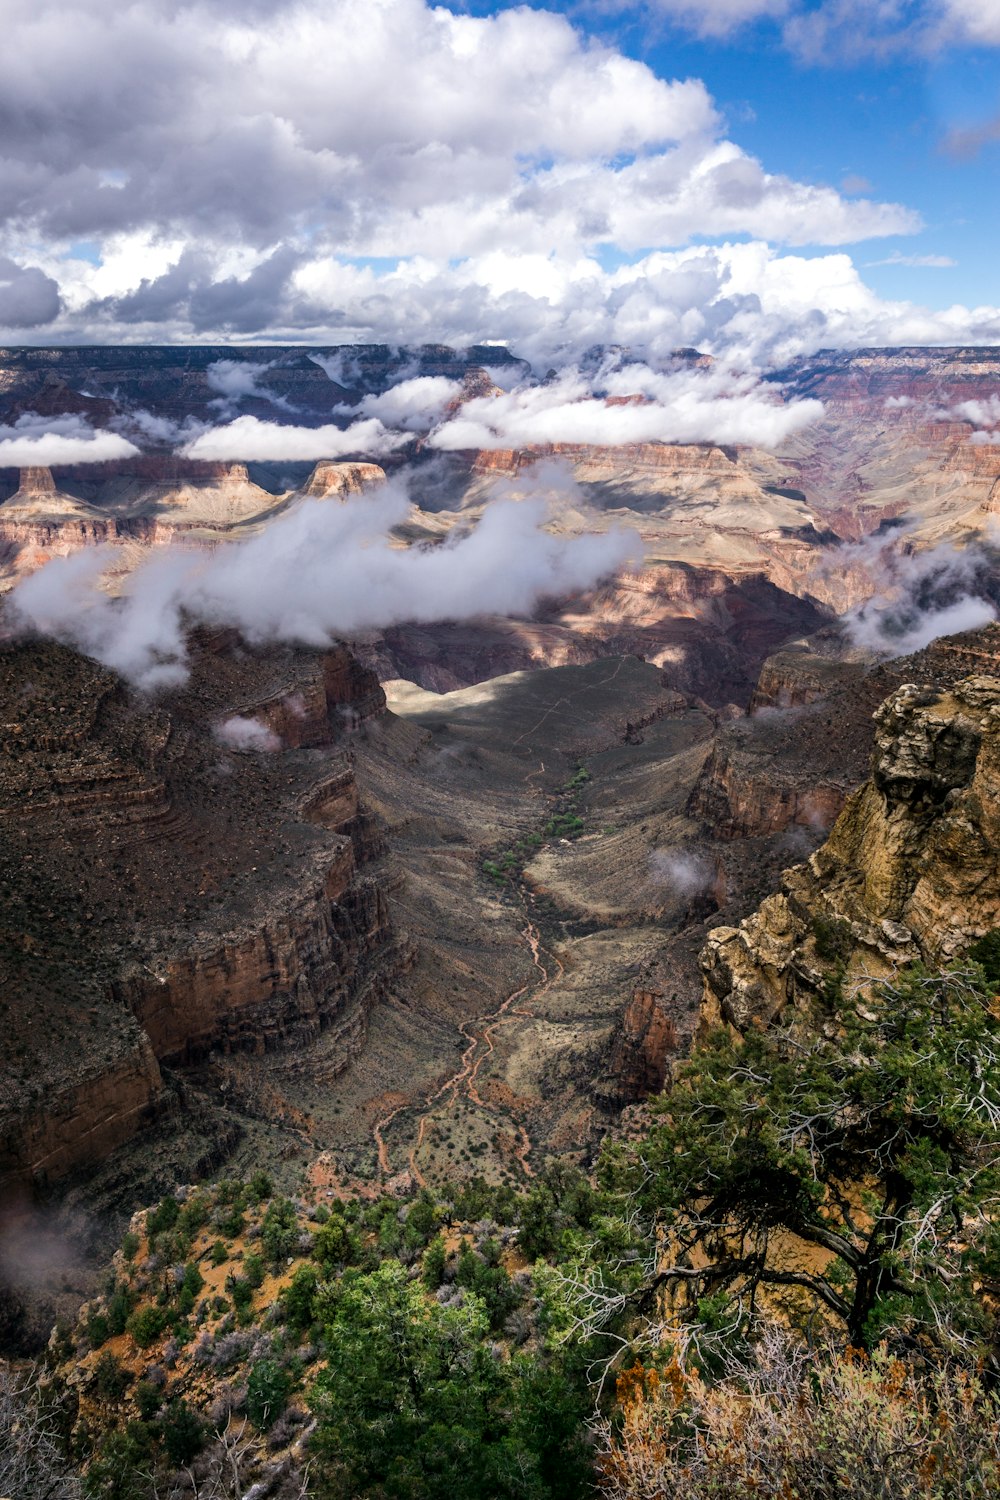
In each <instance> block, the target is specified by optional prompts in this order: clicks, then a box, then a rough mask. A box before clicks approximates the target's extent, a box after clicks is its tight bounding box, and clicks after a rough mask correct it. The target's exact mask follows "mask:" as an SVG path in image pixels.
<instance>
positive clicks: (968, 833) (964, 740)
mask: <svg viewBox="0 0 1000 1500" xmlns="http://www.w3.org/2000/svg"><path fill="white" fill-rule="evenodd" d="M998 851H1000V677H993V676H991V677H985V676H973V677H967V678H964V679H961V680H959V681H958V682H956V683H954V685H953V686H951V687H950V688H949V687H944V688H942V687H940V686H930V687H923V686H920V685H918V684H915V683H907V684H904V685H903V686H901V687H900V688H898V689H897V690H896V692H894V693H893V694H892V696H891V697H890V698H889V699H888V700H887V701H886V702H885V703H884V704H883V706H882V707H881V708H880V709H879V710H878V711H877V713H876V715H875V753H874V758H873V765H872V776H871V779H870V780H869V781H867V782H865V783H864V785H863V786H862V787H861V788H860V789H859V790H858V791H856V792H855V793H853V795H852V796H851V797H850V798H849V799H848V801H847V804H846V806H845V807H844V810H843V812H842V813H841V815H840V817H839V818H838V820H837V822H836V824H835V826H834V829H833V831H832V833H831V835H830V837H829V839H828V840H827V842H826V843H825V844H824V845H823V846H822V847H821V848H820V849H818V850H817V851H816V853H815V854H813V855H812V857H811V858H810V859H809V860H808V862H807V863H805V864H803V865H797V866H796V867H795V868H793V869H791V870H789V871H787V872H786V874H785V876H784V880H783V885H782V889H781V890H780V891H779V892H778V893H777V894H776V895H774V896H771V897H769V898H768V899H767V900H766V901H764V902H763V904H762V905H761V906H760V908H759V909H758V910H757V911H756V912H755V913H754V915H753V916H751V917H749V918H748V919H747V920H746V921H744V922H742V923H741V924H740V926H739V927H720V928H716V929H715V930H714V931H713V932H712V933H711V934H710V937H709V940H708V943H707V945H706V948H705V950H704V953H703V955H702V968H703V971H704V975H705V1007H704V1015H705V1019H706V1021H712V1020H714V1019H718V1018H720V1017H721V1018H722V1019H724V1020H726V1021H729V1022H731V1023H732V1024H733V1025H736V1026H738V1027H740V1028H745V1027H746V1026H748V1025H751V1024H769V1023H770V1022H772V1021H773V1020H774V1019H775V1017H777V1016H778V1015H780V1014H782V1013H783V1012H784V1011H786V1010H787V1009H788V1008H789V1007H796V1006H800V1005H808V1004H809V1003H811V1001H812V1000H813V999H814V998H815V996H816V994H817V992H818V990H819V988H820V987H821V985H822V983H823V978H824V974H825V973H826V972H827V971H828V969H829V959H830V948H831V943H833V945H834V946H835V947H836V949H837V957H838V961H839V962H840V963H841V964H842V965H843V968H844V973H845V978H846V979H847V981H848V982H854V981H856V982H858V983H862V984H863V983H864V982H866V981H868V980H871V979H873V978H877V977H879V976H880V975H888V974H891V973H892V972H894V971H895V970H896V969H897V968H898V967H900V966H901V965H903V964H906V963H908V962H911V961H913V960H915V959H922V960H924V961H926V962H927V963H930V964H936V963H942V962H947V961H948V960H950V959H952V958H954V957H956V956H957V955H960V954H961V953H962V952H963V951H964V950H965V949H966V948H968V946H969V945H970V944H971V943H972V942H973V941H974V940H975V939H976V938H978V937H981V936H982V935H983V934H985V933H987V932H989V931H992V930H993V929H994V928H996V927H997V926H1000V852H998ZM831 934H832V936H831Z"/></svg>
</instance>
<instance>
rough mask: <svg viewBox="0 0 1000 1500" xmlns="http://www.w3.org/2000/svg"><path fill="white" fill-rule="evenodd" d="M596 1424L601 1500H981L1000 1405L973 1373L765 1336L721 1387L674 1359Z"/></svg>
mask: <svg viewBox="0 0 1000 1500" xmlns="http://www.w3.org/2000/svg"><path fill="white" fill-rule="evenodd" d="M617 1398H618V1400H617V1408H616V1411H615V1413H614V1414H613V1416H612V1417H609V1418H607V1419H604V1420H602V1421H601V1422H599V1423H598V1424H597V1434H598V1438H599V1448H600V1458H599V1475H600V1488H601V1493H602V1494H603V1495H604V1496H605V1497H606V1500H717V1497H719V1496H727V1497H737V1496H739V1497H747V1500H749V1497H752V1496H762V1497H764V1496H767V1497H769V1500H848V1497H850V1500H885V1497H886V1496H893V1497H895V1496H899V1497H906V1500H954V1497H955V1496H956V1495H961V1496H963V1500H980V1497H981V1500H987V1497H992V1496H995V1495H997V1494H1000V1401H998V1398H997V1396H996V1395H995V1394H994V1393H992V1392H991V1391H990V1390H988V1389H987V1388H986V1386H985V1385H984V1383H983V1382H982V1381H981V1380H980V1379H979V1377H978V1376H976V1375H974V1374H972V1373H970V1372H968V1371H960V1370H955V1369H949V1368H940V1369H927V1368H925V1367H923V1366H916V1365H910V1364H908V1363H907V1362H905V1361H903V1360H900V1359H896V1358H893V1357H892V1356H891V1355H889V1354H888V1352H887V1351H886V1350H885V1349H884V1348H878V1349H876V1350H874V1351H873V1353H872V1354H871V1355H870V1356H868V1355H864V1354H861V1353H859V1351H857V1350H847V1351H844V1350H836V1349H826V1350H823V1349H810V1348H808V1347H807V1346H806V1345H805V1344H802V1343H797V1342H796V1341H795V1340H794V1339H793V1338H792V1337H791V1336H790V1335H789V1334H788V1333H787V1332H786V1331H783V1330H779V1329H776V1328H772V1329H768V1330H766V1331H765V1332H764V1334H763V1336H762V1337H761V1339H760V1341H759V1342H758V1344H757V1345H756V1347H755V1348H754V1349H753V1351H752V1352H751V1353H750V1354H749V1355H748V1356H745V1357H744V1359H743V1360H742V1361H741V1362H740V1363H739V1364H737V1363H736V1362H734V1363H733V1364H732V1365H731V1367H730V1369H729V1371H728V1373H726V1374H725V1375H724V1376H723V1377H722V1378H720V1379H719V1380H718V1381H717V1382H716V1383H714V1384H712V1385H708V1384H706V1383H705V1381H704V1380H703V1379H702V1377H701V1376H700V1375H699V1374H698V1373H697V1372H693V1371H691V1370H689V1369H685V1368H684V1367H683V1366H682V1365H681V1364H680V1363H679V1362H678V1361H677V1360H673V1361H672V1362H671V1363H670V1365H668V1366H667V1367H666V1369H665V1370H662V1371H657V1370H652V1369H646V1368H644V1367H643V1366H642V1365H641V1364H635V1365H633V1366H632V1368H631V1369H629V1370H626V1371H624V1372H623V1374H622V1375H621V1376H620V1377H619V1380H618V1387H617Z"/></svg>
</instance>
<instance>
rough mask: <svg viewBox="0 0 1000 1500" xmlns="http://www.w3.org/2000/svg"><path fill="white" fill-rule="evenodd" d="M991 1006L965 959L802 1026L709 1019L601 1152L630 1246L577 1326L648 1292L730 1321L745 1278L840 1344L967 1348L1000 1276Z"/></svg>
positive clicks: (746, 1310)
mask: <svg viewBox="0 0 1000 1500" xmlns="http://www.w3.org/2000/svg"><path fill="white" fill-rule="evenodd" d="M994 1006H995V1001H994V997H993V995H992V994H991V992H990V986H989V984H988V983H987V982H986V979H985V976H984V974H983V971H982V970H981V969H980V968H978V967H977V966H975V965H970V966H968V967H966V968H965V969H964V970H962V971H959V970H957V969H956V970H952V971H948V972H944V973H937V974H931V973H927V972H925V971H924V970H923V969H920V968H913V969H910V970H908V971H906V972H904V973H903V974H902V975H900V976H899V977H898V979H897V980H895V981H894V982H892V983H883V984H881V985H879V986H876V987H875V988H874V991H873V993H872V994H870V995H867V996H864V997H861V998H857V997H855V998H853V999H850V998H849V999H844V998H842V997H838V998H837V999H836V1000H835V1001H834V1003H833V1006H832V1008H831V1010H830V1012H829V1014H827V1016H826V1017H825V1020H824V1023H823V1024H822V1025H821V1026H820V1027H819V1028H818V1029H817V1030H816V1031H815V1032H814V1033H812V1035H811V1036H810V1037H809V1038H808V1039H804V1038H803V1036H802V1035H801V1034H799V1035H796V1034H793V1033H792V1032H791V1031H787V1030H786V1031H772V1032H761V1031H757V1030H754V1031H751V1032H750V1033H749V1034H748V1035H746V1036H745V1037H735V1036H733V1035H732V1034H731V1033H729V1032H727V1031H724V1030H722V1029H720V1030H718V1031H717V1032H715V1033H714V1034H713V1035H712V1036H711V1037H710V1038H709V1039H708V1040H707V1042H706V1043H705V1045H703V1046H702V1047H700V1048H699V1050H698V1051H697V1053H696V1054H695V1056H694V1057H693V1058H692V1059H691V1060H690V1062H689V1063H688V1064H687V1065H686V1066H685V1067H684V1068H683V1069H682V1070H681V1072H680V1074H679V1077H678V1079H677V1081H676V1083H675V1085H674V1087H673V1089H672V1091H671V1092H670V1094H669V1095H667V1096H665V1097H664V1098H663V1099H662V1100H660V1101H659V1102H658V1103H657V1104H656V1105H655V1106H654V1109H655V1112H656V1115H657V1118H656V1120H655V1121H654V1123H653V1125H652V1127H651V1129H650V1131H649V1133H648V1135H647V1136H646V1137H645V1138H644V1139H643V1140H641V1141H639V1142H638V1143H635V1144H632V1145H629V1146H627V1147H620V1148H618V1149H616V1150H614V1151H611V1152H609V1153H608V1154H607V1156H606V1158H605V1161H604V1164H603V1177H604V1181H605V1185H606V1186H607V1187H609V1188H610V1189H611V1190H612V1192H613V1193H614V1194H615V1195H616V1196H617V1198H618V1202H619V1208H620V1212H621V1214H622V1215H623V1217H625V1216H627V1217H628V1219H629V1223H630V1226H631V1232H632V1236H633V1240H634V1243H635V1244H637V1245H638V1246H641V1250H642V1254H643V1256H644V1257H645V1258H644V1262H643V1265H642V1270H641V1271H638V1270H637V1269H636V1266H635V1264H634V1261H633V1263H632V1265H631V1267H630V1270H629V1274H628V1276H627V1277H624V1279H623V1278H621V1277H620V1278H619V1279H618V1280H617V1281H616V1279H615V1277H614V1275H613V1274H610V1273H609V1272H608V1270H607V1268H606V1267H605V1268H600V1267H597V1266H595V1270H594V1271H593V1272H591V1273H590V1275H589V1276H588V1277H584V1278H583V1279H582V1281H581V1295H582V1301H581V1302H580V1303H579V1306H580V1308H581V1309H582V1311H581V1312H580V1313H579V1315H578V1325H587V1326H589V1327H591V1328H598V1327H600V1326H604V1327H605V1328H611V1327H613V1326H615V1325H616V1324H617V1326H618V1328H619V1329H622V1328H625V1329H627V1327H628V1322H629V1319H630V1318H631V1319H633V1320H634V1318H635V1315H636V1313H637V1312H638V1313H640V1314H642V1313H646V1314H650V1315H651V1314H653V1313H654V1312H655V1311H656V1310H659V1312H660V1313H661V1314H662V1304H663V1301H664V1299H665V1298H666V1299H668V1300H672V1301H673V1303H674V1304H675V1306H676V1307H677V1309H678V1315H679V1318H680V1319H690V1318H691V1317H692V1316H695V1317H697V1316H698V1314H699V1312H700V1313H701V1315H702V1318H703V1321H704V1320H706V1319H707V1320H708V1321H710V1322H713V1323H714V1324H715V1325H716V1326H718V1327H730V1328H736V1327H738V1326H740V1324H741V1323H742V1322H745V1320H746V1318H747V1317H748V1315H750V1314H751V1313H752V1312H753V1310H754V1308H755V1304H756V1303H757V1301H758V1299H759V1297H760V1294H761V1292H762V1290H763V1289H765V1288H766V1289H769V1293H770V1295H771V1297H772V1298H773V1297H774V1295H776V1293H777V1292H779V1291H781V1290H783V1289H791V1290H792V1292H793V1293H794V1296H795V1298H796V1300H797V1301H798V1303H799V1304H800V1306H801V1308H802V1310H803V1311H812V1312H815V1311H821V1312H822V1313H823V1314H824V1315H826V1316H827V1317H828V1318H829V1319H830V1320H832V1321H833V1323H834V1325H835V1326H839V1327H840V1329H841V1330H842V1334H843V1335H844V1336H845V1337H846V1339H847V1341H848V1342H849V1343H850V1344H851V1345H853V1346H855V1347H859V1348H871V1347H873V1345H874V1344H876V1343H877V1342H878V1341H879V1340H881V1339H884V1338H889V1339H890V1340H895V1341H897V1342H898V1343H901V1344H907V1343H908V1344H910V1345H913V1344H914V1342H920V1343H921V1344H923V1345H924V1346H936V1347H937V1348H938V1349H939V1350H941V1351H942V1352H945V1351H946V1352H948V1353H950V1354H956V1353H960V1352H965V1353H969V1352H971V1351H973V1350H975V1351H976V1352H977V1353H978V1354H979V1355H985V1354H986V1353H987V1352H988V1350H989V1348H990V1344H991V1341H992V1333H993V1320H992V1315H991V1313H990V1312H989V1310H988V1306H987V1301H986V1300H985V1299H984V1297H983V1295H982V1294H983V1290H984V1288H992V1287H993V1286H994V1284H995V1283H1000V1234H998V1231H997V1228H996V1227H995V1222H994V1221H995V1217H996V1213H997V1207H998V1203H1000V1021H998V1016H997V1014H995V1010H994ZM803 1250H804V1251H805V1252H806V1253H805V1254H803V1253H802V1252H803ZM633 1255H634V1252H633ZM623 1342H624V1339H623Z"/></svg>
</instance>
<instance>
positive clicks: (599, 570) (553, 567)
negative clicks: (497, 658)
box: [13, 482, 641, 688]
mask: <svg viewBox="0 0 1000 1500" xmlns="http://www.w3.org/2000/svg"><path fill="white" fill-rule="evenodd" d="M409 510H410V501H409V497H408V495H407V492H406V489H405V487H404V486H403V485H402V484H401V483H398V482H390V483H388V484H386V485H384V486H383V487H382V488H381V490H379V491H376V492H371V491H369V492H368V493H367V494H366V495H365V496H364V497H360V498H358V499H354V500H350V501H348V502H347V503H346V504H344V505H338V506H333V507H331V506H329V505H326V504H324V503H322V502H316V501H304V502H302V503H300V504H299V505H298V506H296V507H294V508H293V509H292V510H289V511H287V512H286V513H285V514H283V515H282V516H280V517H278V519H276V520H275V521H273V522H272V523H271V525H270V526H268V527H267V528H266V529H265V530H263V531H262V532H260V533H259V534H257V535H255V536H253V537H251V538H248V539H247V540H246V541H244V542H237V543H233V544H232V545H231V546H229V547H225V548H220V549H218V550H217V551H214V552H212V553H210V554H208V555H206V554H205V553H204V552H199V553H192V552H188V551H183V550H181V549H176V550H175V549H171V550H170V552H169V553H168V554H165V555H163V556H161V557H157V558H154V559H152V560H151V561H149V562H147V563H146V564H145V565H144V566H143V567H141V568H139V569H138V570H137V571H136V572H135V573H133V574H132V575H130V577H129V578H128V580H127V581H126V584H125V588H124V594H123V597H122V598H121V599H117V600H114V599H109V598H108V597H107V596H106V595H105V594H104V593H102V592H101V590H100V589H99V587H98V580H99V577H100V574H101V572H102V570H103V568H104V567H105V566H106V565H107V561H108V559H107V557H106V556H104V555H102V552H101V549H98V550H97V551H95V552H89V551H88V552H82V553H77V554H76V555H74V556H71V557H69V558H56V559H54V560H53V561H52V562H50V563H48V564H47V565H46V566H45V567H44V568H41V569H40V570H39V571H38V572H37V573H35V574H33V575H31V577H29V578H27V579H25V580H24V582H23V583H21V584H19V585H18V587H17V589H16V590H15V591H14V594H13V608H14V611H15V617H16V618H17V619H18V620H19V621H20V622H21V623H22V624H23V625H24V626H25V627H31V628H34V629H36V630H39V631H42V632H44V633H46V634H50V635H54V636H56V637H57V638H59V639H61V640H67V641H71V642H72V643H74V644H75V645H77V646H78V647H79V648H80V649H81V650H83V651H85V652H86V653H87V654H88V655H91V656H94V657H96V658H97V659H98V660H99V661H102V662H104V663H106V664H107V665H108V666H110V667H113V668H114V669H115V670H116V671H119V672H121V673H123V674H124V675H125V676H126V677H128V678H130V679H131V680H132V681H134V682H136V683H138V684H139V685H141V686H143V687H146V688H155V687H158V686H163V685H169V684H171V683H175V682H177V681H179V680H181V679H182V678H183V676H184V673H185V666H184V662H185V631H186V628H187V626H188V624H189V623H191V622H197V621H203V622H206V623H212V624H218V625H223V624H224V625H229V626H233V627H235V628H237V629H239V630H240V631H241V632H242V633H243V634H244V635H245V636H246V637H247V638H248V639H250V640H252V641H273V640H281V641H299V642H305V643H307V644H312V645H325V644H327V643H328V642H329V641H330V640H331V639H333V638H335V637H343V636H351V635H355V634H357V633H358V632H361V631H367V630H374V629H382V628H385V627H387V626H389V625H394V624H402V623H404V622H412V623H421V622H428V621H433V620H462V619H471V618H474V617H476V616H478V615H482V614H514V615H519V616H525V615H529V614H530V613H531V611H532V610H533V609H534V607H535V605H536V604H537V603H538V601H539V600H540V599H541V598H543V597H546V596H559V595H564V594H573V593H577V592H579V591H580V590H582V589H586V588H590V587H592V586H593V585H594V584H595V583H597V582H598V581H600V580H601V579H602V578H605V577H608V576H610V575H611V574H613V573H615V572H617V571H619V570H620V569H621V568H623V567H625V566H627V565H629V564H630V563H632V562H634V561H636V560H637V559H638V556H639V554H640V551H641V549H640V545H639V542H638V538H637V536H636V534H635V533H634V532H631V531H627V530H623V529H619V530H615V531H611V532H608V533H605V534H604V535H600V536H597V535H591V536H580V537H573V538H565V537H556V536H553V535H550V534H549V533H548V532H546V531H545V530H544V529H543V527H544V523H545V519H546V507H545V505H544V503H543V502H542V501H540V500H526V501H522V502H520V503H518V502H514V501H505V502H497V503H495V504H493V505H491V506H489V507H488V508H487V509H486V511H485V512H484V514H483V517H482V519H481V520H480V522H479V524H478V525H477V526H476V527H475V529H474V530H473V531H471V532H469V533H467V534H465V535H464V536H461V537H457V538H455V539H454V540H451V541H448V542H445V543H442V544H441V545H438V546H432V547H426V548H419V547H411V548H403V547H399V546H396V545H393V544H392V542H391V537H390V533H391V531H392V529H393V527H395V526H398V525H399V524H400V523H401V522H403V521H404V520H405V519H406V517H407V515H408V513H409Z"/></svg>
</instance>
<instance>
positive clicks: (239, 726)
mask: <svg viewBox="0 0 1000 1500" xmlns="http://www.w3.org/2000/svg"><path fill="white" fill-rule="evenodd" d="M215 738H216V739H217V740H218V741H219V743H220V744H221V745H225V746H226V748H227V749H229V750H271V751H273V750H280V749H281V740H280V738H279V737H278V735H276V734H275V733H274V732H273V730H270V729H268V727H267V725H266V724H262V723H261V722H260V720H259V719H247V718H244V717H242V715H240V714H234V716H233V717H232V718H231V719H226V720H225V721H224V722H223V723H221V724H218V725H216V729H215Z"/></svg>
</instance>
